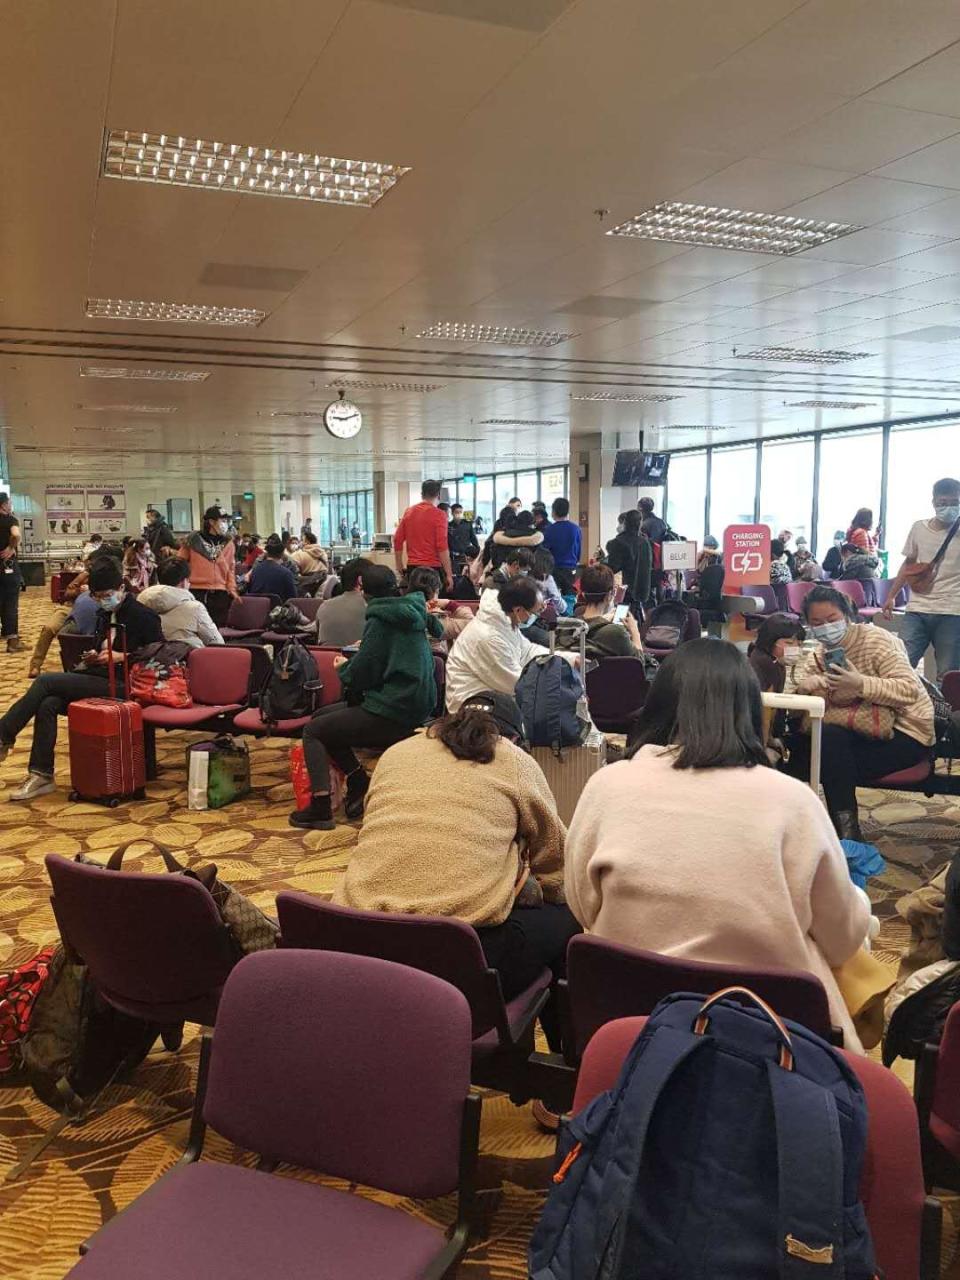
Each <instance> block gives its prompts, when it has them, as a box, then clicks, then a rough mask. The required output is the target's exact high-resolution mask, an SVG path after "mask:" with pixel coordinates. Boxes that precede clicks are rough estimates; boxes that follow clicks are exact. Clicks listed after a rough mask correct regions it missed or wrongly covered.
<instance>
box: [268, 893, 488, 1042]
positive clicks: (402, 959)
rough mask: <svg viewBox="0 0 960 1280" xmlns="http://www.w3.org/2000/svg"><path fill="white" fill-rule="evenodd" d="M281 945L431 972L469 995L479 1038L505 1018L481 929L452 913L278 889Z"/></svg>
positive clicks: (476, 1035)
mask: <svg viewBox="0 0 960 1280" xmlns="http://www.w3.org/2000/svg"><path fill="white" fill-rule="evenodd" d="M277 914H278V916H279V919H280V945H281V947H302V948H309V949H313V950H321V951H343V952H346V953H347V954H348V955H354V956H374V957H376V958H378V959H380V960H392V961H393V962H394V963H395V964H405V965H409V966H410V967H411V968H412V969H421V970H422V971H423V972H424V973H432V974H434V975H435V976H436V977H438V978H442V979H443V981H444V982H449V983H450V985H451V986H453V987H456V988H457V990H458V991H461V992H462V993H463V995H464V996H465V997H466V999H467V1002H468V1004H469V1005H470V1010H471V1013H472V1016H473V1032H472V1034H473V1037H474V1039H477V1038H479V1037H480V1036H482V1035H485V1034H486V1033H487V1032H488V1031H490V1030H491V1029H492V1028H494V1027H499V1025H500V1024H501V1022H502V1020H503V1019H504V1016H505V1015H504V1006H503V998H502V996H501V995H500V979H499V977H498V976H497V974H496V973H495V972H494V971H493V970H492V969H489V968H488V967H487V960H486V956H484V954H483V949H482V947H481V946H480V939H479V938H478V937H477V934H476V931H475V930H474V929H473V928H471V926H470V925H468V924H466V923H464V921H463V920H455V919H454V918H453V917H451V916H414V915H405V914H402V913H400V912H397V913H395V914H394V913H391V914H389V915H387V914H386V913H384V912H378V911H354V910H353V909H352V908H351V907H339V906H334V904H333V903H332V902H325V901H323V899H321V898H317V897H314V895H313V894H309V893H292V892H289V891H286V890H285V891H284V892H282V893H278V894H277Z"/></svg>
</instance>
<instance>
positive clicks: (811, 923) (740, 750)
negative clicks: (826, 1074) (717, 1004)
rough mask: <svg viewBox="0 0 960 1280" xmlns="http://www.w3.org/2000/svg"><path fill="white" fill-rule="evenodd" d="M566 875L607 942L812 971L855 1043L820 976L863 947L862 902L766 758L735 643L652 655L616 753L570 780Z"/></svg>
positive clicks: (756, 691) (808, 801)
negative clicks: (573, 793) (621, 752)
mask: <svg viewBox="0 0 960 1280" xmlns="http://www.w3.org/2000/svg"><path fill="white" fill-rule="evenodd" d="M564 883H565V887H566V894H567V902H568V903H569V904H570V909H571V910H572V911H573V914H574V915H575V916H576V917H577V919H578V920H579V921H580V923H581V924H582V925H583V926H584V928H585V929H589V930H590V931H591V932H592V933H595V934H597V935H598V936H599V937H602V938H609V939H610V940H611V941H612V942H620V943H624V944H626V945H627V946H631V947H642V948H644V949H645V950H648V951H656V952H659V953H660V954H662V955H668V956H679V957H684V958H686V959H690V960H703V961H708V962H710V963H713V964H730V965H749V966H751V967H755V968H758V969H766V968H781V969H795V970H806V971H807V972H810V973H813V974H815V975H816V976H817V977H818V978H819V979H820V981H821V982H822V983H823V985H824V987H825V988H826V991H827V995H828V997H829V1001H830V1010H831V1014H832V1017H833V1021H834V1024H835V1025H837V1026H840V1027H842V1028H843V1031H844V1043H845V1046H846V1047H847V1048H852V1049H858V1048H859V1040H858V1038H857V1035H856V1032H855V1031H854V1027H853V1022H852V1020H851V1018H850V1015H849V1014H848V1012H847V1009H846V1007H845V1005H844V1003H843V999H842V997H841V995H840V991H839V988H838V986H837V983H836V981H835V979H834V977H833V974H832V973H831V970H832V969H835V968H838V967H839V966H840V965H842V964H843V963H844V962H845V961H846V960H848V959H849V958H850V957H851V956H852V955H853V954H854V952H855V951H856V950H857V948H858V947H859V946H860V945H861V943H862V942H863V940H864V938H865V936H866V934H867V929H868V926H869V921H870V908H869V904H868V902H867V899H866V897H865V896H864V895H862V894H861V893H860V891H859V890H858V889H856V888H855V887H854V885H853V883H852V881H851V879H850V875H849V873H848V871H847V863H846V859H845V858H844V855H843V850H842V849H841V847H840V842H839V840H838V839H837V836H836V833H835V832H834V830H833V828H832V826H831V825H830V820H829V818H828V816H827V813H826V810H825V809H824V807H823V805H822V804H821V803H820V801H819V800H818V799H817V797H816V796H815V795H814V793H813V792H812V791H811V790H810V788H809V787H807V786H804V785H803V784H802V783H801V782H798V781H797V780H796V779H794V778H788V777H786V776H785V775H784V774H782V773H778V772H777V771H776V770H774V769H771V768H768V767H767V757H766V754H765V752H764V748H763V740H762V728H761V704H760V688H759V685H758V684H757V681H756V679H755V677H754V676H753V673H752V672H751V671H750V667H749V664H748V663H747V660H746V658H745V657H744V656H743V655H742V654H741V653H739V652H738V650H737V649H736V647H735V646H734V645H732V644H729V643H727V642H726V641H721V640H691V641H689V642H688V643H687V644H684V645H682V646H681V647H680V648H679V649H677V650H676V651H675V652H674V653H672V654H670V656H669V657H668V658H666V659H665V660H664V662H663V663H662V665H661V667H660V670H659V672H658V673H657V678H656V680H654V682H653V684H652V686H651V689H650V694H649V696H648V698H647V701H646V704H645V706H644V708H643V711H642V712H641V714H640V716H639V718H638V721H637V728H636V730H635V732H634V734H633V735H632V736H631V739H630V742H629V745H628V747H627V759H625V760H623V761H621V762H620V763H618V764H612V765H608V766H607V767H606V768H605V769H601V770H599V771H598V772H597V773H595V774H594V775H593V777H592V778H591V779H590V781H589V782H588V783H587V785H586V787H585V788H584V791H583V795H582V796H581V798H580V803H579V804H578V805H577V809H576V812H575V814H574V816H573V822H572V823H571V824H570V831H569V833H568V836H567V848H566V871H565V877H564Z"/></svg>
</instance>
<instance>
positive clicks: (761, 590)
mask: <svg viewBox="0 0 960 1280" xmlns="http://www.w3.org/2000/svg"><path fill="white" fill-rule="evenodd" d="M740 594H741V595H744V596H756V597H757V599H758V600H762V601H763V608H762V609H761V610H760V612H761V613H763V614H770V613H783V612H784V611H783V610H782V609H781V607H780V603H779V601H778V600H777V593H776V591H775V590H774V589H773V587H769V586H757V587H754V586H750V587H741V588H740Z"/></svg>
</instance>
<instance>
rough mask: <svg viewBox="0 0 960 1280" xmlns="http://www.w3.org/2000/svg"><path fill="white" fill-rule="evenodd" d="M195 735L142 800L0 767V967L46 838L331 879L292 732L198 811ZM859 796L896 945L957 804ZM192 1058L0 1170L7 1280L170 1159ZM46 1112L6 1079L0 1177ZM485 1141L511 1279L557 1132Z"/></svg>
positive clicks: (37, 621) (7, 673) (133, 1191)
mask: <svg viewBox="0 0 960 1280" xmlns="http://www.w3.org/2000/svg"><path fill="white" fill-rule="evenodd" d="M48 609H49V604H48V602H47V598H46V593H45V591H41V590H40V589H39V588H36V589H32V590H30V591H28V592H27V593H26V595H25V596H24V597H23V609H22V615H21V629H22V634H23V637H24V640H25V641H26V642H27V643H28V644H30V645H31V646H32V644H33V640H34V638H35V636H36V634H37V632H38V629H39V627H40V626H41V625H42V622H43V620H44V618H45V616H46V613H47V611H48ZM57 654H58V650H57V646H56V645H54V649H53V650H52V654H51V659H50V661H49V662H48V664H47V669H48V670H58V669H59V659H58V656H57ZM26 670H27V655H26V654H21V655H17V656H7V655H6V654H0V710H2V709H3V708H5V707H6V706H7V705H9V703H10V702H11V701H12V700H13V699H14V698H15V697H17V696H18V695H19V694H20V693H21V692H22V691H23V690H24V688H25V687H26V683H27V681H26ZM198 736H203V735H194V737H198ZM65 737H66V734H65V732H64V734H63V738H64V739H65ZM188 740H191V739H188V738H187V736H186V735H183V734H169V735H161V737H160V740H159V745H158V750H159V759H160V765H161V773H160V778H159V780H158V781H157V782H154V783H150V784H149V785H148V788H147V790H148V797H147V799H146V800H145V801H143V802H140V803H135V804H130V805H125V806H122V807H121V808H119V809H117V810H115V811H112V812H111V811H109V810H107V809H103V808H101V807H99V806H95V805H85V804H71V803H70V802H69V801H68V800H67V791H68V781H69V779H68V772H69V771H68V769H67V767H66V751H65V750H61V752H60V753H59V767H58V771H57V781H58V783H59V784H60V788H59V789H58V791H57V792H56V793H54V794H52V795H48V796H43V797H41V798H40V799H38V800H36V801H34V802H33V803H32V804H30V805H29V806H24V805H17V804H11V803H8V802H6V799H5V793H8V792H9V791H10V790H11V789H12V788H13V787H14V786H15V785H16V784H17V782H19V780H20V779H21V778H22V776H23V774H24V772H25V768H26V759H27V753H28V747H29V733H27V734H25V735H24V737H23V739H22V740H21V742H20V743H18V746H17V749H16V751H15V752H14V753H13V754H12V755H11V757H10V758H9V759H8V760H7V761H6V762H5V763H4V764H3V765H2V766H0V965H2V966H9V965H13V964H17V963H19V962H20V961H21V960H25V959H27V958H29V957H30V956H31V955H33V954H34V952H36V951H37V950H38V949H39V947H40V946H41V945H43V944H44V943H46V942H48V941H50V940H51V939H53V938H55V936H56V928H55V926H54V922H53V917H52V913H51V910H50V906H49V902H48V882H47V879H46V875H45V872H44V869H43V857H44V855H45V854H46V853H49V852H57V853H62V854H65V855H72V854H74V853H78V852H80V851H84V852H88V853H90V854H91V855H92V856H95V857H98V858H103V859H106V857H108V856H109V854H110V853H111V852H112V851H113V850H114V849H115V848H117V846H118V845H120V844H121V843H123V842H125V841H128V840H136V839H142V838H143V837H148V836H155V837H156V838H157V839H159V840H162V841H163V842H164V843H166V844H168V845H170V846H171V847H172V848H173V849H174V850H176V851H179V852H180V853H182V854H185V855H186V856H187V858H188V859H192V860H196V861H202V862H209V861H215V862H216V863H217V865H218V866H219V868H220V874H221V877H222V878H223V879H224V880H226V881H227V882H229V883H232V884H235V885H236V886H237V887H238V888H240V889H241V890H242V891H243V892H244V893H247V894H248V895H250V896H251V897H252V898H253V899H254V901H255V902H257V903H258V905H260V906H261V907H263V908H264V909H265V910H269V911H272V909H273V901H274V897H275V894H276V892H277V890H278V889H282V888H293V889H301V890H306V891H308V892H313V893H327V892H329V891H330V889H331V887H332V885H333V883H334V880H335V878H336V876H337V874H338V872H340V871H341V870H342V868H343V867H344V866H345V864H346V861H347V858H348V857H349V853H350V849H351V847H352V845H353V843H354V838H355V837H354V831H353V829H352V828H351V827H349V826H341V827H339V828H338V829H337V830H336V831H333V832H308V833H303V834H300V833H296V832H294V831H293V830H292V829H291V828H290V827H289V826H288V825H287V814H288V812H289V810H290V808H291V807H292V804H291V789H290V786H289V783H288V781H287V756H288V751H289V742H287V741H284V740H280V739H273V740H271V739H268V740H262V741H259V742H251V747H252V763H253V792H252V794H251V796H250V797H249V798H248V799H247V800H246V801H244V802H243V803H239V804H235V805H232V806H230V807H229V808H227V809H224V810H219V811H217V812H207V813H191V812H189V811H188V810H187V807H186V777H185V771H184V756H183V752H184V746H185V744H186V742H187V741H188ZM862 802H863V805H864V818H865V823H864V826H865V832H866V835H867V838H868V839H870V838H875V839H876V841H877V843H878V844H879V845H880V848H881V850H882V852H883V854H884V856H885V857H886V858H887V871H886V872H885V874H884V875H883V876H882V877H880V878H879V879H878V880H877V881H875V882H874V884H873V885H872V886H871V889H872V893H873V896H874V898H875V899H876V901H877V907H876V910H877V911H878V914H880V915H881V917H882V918H883V920H884V926H883V932H882V935H881V945H882V948H883V950H882V951H881V954H884V956H885V958H890V959H892V958H894V953H895V952H896V950H897V949H898V948H899V947H900V946H902V945H903V943H904V941H905V930H904V929H903V927H902V926H900V925H899V924H898V923H897V922H896V920H895V919H891V916H892V913H893V904H894V903H895V901H896V899H897V898H898V897H900V896H901V895H902V894H903V893H904V892H906V891H907V890H909V889H911V888H914V887H916V886H917V885H919V884H920V883H922V882H923V880H925V879H926V878H927V877H928V875H929V874H931V872H932V871H933V870H935V869H936V868H937V867H938V866H939V865H940V864H942V862H943V861H944V860H945V859H946V857H948V856H949V855H950V854H951V853H952V852H953V848H954V844H955V840H956V833H957V831H958V830H960V828H958V825H957V823H958V820H960V806H958V805H956V803H955V802H954V801H952V800H941V801H926V800H924V799H923V798H922V797H920V798H916V799H915V798H914V797H907V798H904V797H902V796H895V795H892V794H889V793H886V794H885V793H880V792H865V793H863V796H862ZM141 852H142V853H143V854H144V855H145V856H144V858H143V861H142V862H141V861H139V860H138V859H136V858H135V859H134V860H133V861H132V862H130V864H129V865H131V866H132V867H141V868H142V869H154V868H155V867H156V866H157V862H156V860H155V859H153V858H151V856H150V852H149V849H148V847H147V846H143V847H142V850H138V849H134V850H132V851H131V855H136V854H139V853H141ZM131 855H128V857H130V856H131ZM195 1068H196V1041H195V1039H194V1040H193V1041H192V1042H188V1043H186V1044H185V1045H184V1047H183V1049H181V1051H180V1052H179V1053H177V1054H168V1053H165V1052H163V1051H158V1050H155V1051H154V1052H153V1053H152V1054H151V1055H150V1057H149V1058H148V1059H147V1060H146V1062H145V1063H144V1064H143V1065H142V1066H141V1067H140V1068H139V1069H138V1071H137V1072H136V1074H135V1076H134V1078H133V1079H132V1081H131V1082H130V1083H129V1084H125V1085H122V1086H117V1087H116V1088H115V1089H113V1090H112V1091H111V1095H112V1096H111V1097H110V1098H109V1099H108V1101H109V1103H110V1105H109V1106H106V1105H105V1106H102V1107H100V1108H99V1109H98V1110H97V1112H96V1113H95V1115H94V1116H93V1117H92V1118H91V1119H90V1120H88V1121H87V1122H86V1123H85V1124H83V1125H82V1126H80V1127H77V1128H69V1129H67V1130H66V1131H65V1132H64V1133H63V1134H61V1135H60V1137H59V1138H58V1139H57V1140H56V1141H55V1142H54V1144H53V1145H52V1146H51V1147H49V1148H48V1149H47V1151H46V1152H45V1153H44V1155H43V1156H42V1157H41V1158H40V1159H39V1160H38V1161H37V1162H36V1163H35V1164H34V1165H33V1167H32V1168H31V1169H30V1170H28V1171H27V1172H26V1173H25V1174H23V1176H21V1177H20V1178H19V1179H18V1180H17V1181H16V1182H13V1183H4V1182H0V1274H2V1275H3V1277H4V1278H5V1280H60V1277H61V1276H63V1275H64V1274H65V1272H66V1271H67V1270H68V1269H69V1268H70V1266H71V1265H72V1264H73V1263H74V1261H75V1260H76V1256H77V1255H76V1248H77V1245H78V1243H79V1242H80V1241H81V1240H83V1239H85V1238H86V1237H87V1236H89V1235H90V1234H91V1233H92V1232H93V1231H95V1230H96V1228H97V1227H98V1226H99V1225H100V1223H101V1222H102V1221H105V1220H106V1219H107V1218H109V1217H110V1216H111V1215H112V1214H114V1213H115V1212H117V1211H118V1210H120V1209H122V1208H123V1207H124V1206H125V1205H127V1204H129V1203H130V1202H131V1201H132V1200H133V1199H134V1198H135V1197H136V1196H137V1195H138V1194H139V1193H140V1192H141V1191H142V1190H143V1189H144V1188H145V1187H147V1186H148V1185H149V1184H150V1183H151V1182H153V1181H154V1179H155V1178H156V1177H157V1176H158V1175H159V1174H160V1173H161V1172H162V1171H163V1170H165V1169H167V1168H169V1167H170V1166H171V1165H172V1164H174V1163H175V1161H176V1160H177V1158H178V1155H179V1153H180V1152H181V1151H182V1149H183V1145H184V1141H185V1137H186V1130H187V1123H188V1115H189V1109H190V1104H191V1099H192V1081H193V1075H194V1071H195ZM51 1118H52V1113H51V1112H50V1111H49V1110H48V1109H47V1108H45V1107H44V1106H43V1105H42V1104H41V1103H39V1102H37V1101H36V1099H35V1098H34V1097H33V1095H32V1093H31V1092H30V1091H29V1090H27V1089H15V1088H0V1178H2V1177H3V1176H4V1175H5V1173H6V1171H7V1170H8V1169H9V1168H10V1167H11V1166H12V1165H14V1164H15V1163H16V1162H17V1161H18V1160H19V1159H20V1158H21V1157H22V1156H23V1154H24V1151H25V1150H26V1149H27V1148H28V1147H29V1146H30V1145H31V1143H32V1142H34V1141H35V1140H36V1138H37V1137H38V1136H39V1135H40V1134H42V1132H43V1131H44V1130H45V1128H46V1127H47V1126H48V1125H49V1123H50V1120H51ZM481 1142H482V1147H481V1150H482V1171H481V1178H482V1184H483V1185H484V1186H494V1185H497V1184H502V1186H503V1194H502V1196H501V1197H500V1198H499V1200H498V1202H497V1203H496V1205H495V1207H494V1208H493V1209H492V1212H491V1214H490V1216H489V1218H488V1221H487V1223H486V1230H485V1234H484V1237H483V1238H482V1239H480V1240H478V1241H477V1242H476V1243H474V1244H473V1245H472V1246H471V1248H470V1251H469V1253H468V1255H467V1258H466V1260H465V1262H464V1263H463V1265H462V1267H461V1271H460V1274H461V1275H462V1276H464V1278H465V1280H466V1278H467V1277H470V1278H474V1277H475V1278H476V1280H513V1278H515V1277H516V1278H519V1277H523V1276H525V1275H526V1266H525V1249H526V1241H527V1238H528V1236H529V1232H530V1229H531V1226H532V1223H533V1222H534V1221H535V1218H536V1216H537V1213H538V1209H539V1206H540V1204H541V1203H542V1198H543V1189H544V1187H545V1185H546V1183H547V1180H548V1177H549V1169H550V1154H551V1147H552V1142H551V1140H550V1139H549V1138H547V1137H546V1136H544V1135H543V1134H542V1133H541V1132H540V1131H539V1129H538V1128H537V1126H536V1125H535V1123H534V1121H533V1119H532V1117H531V1114H530V1109H529V1107H524V1108H516V1107H513V1106H512V1105H511V1104H510V1102H509V1101H508V1100H507V1099H506V1098H504V1097H501V1096H496V1095H489V1096H488V1097H487V1098H486V1099H485V1101H484V1113H483V1128H482V1139H481ZM207 1150H208V1154H209V1157H210V1158H213V1159H221V1160H241V1159H244V1158H245V1157H244V1155H243V1154H242V1153H239V1152H237V1151H235V1150H234V1149H233V1148H232V1147H231V1146H230V1144H228V1143H226V1142H224V1141H222V1140H218V1139H217V1138H216V1136H215V1135H210V1137H209V1139H208V1144H207ZM380 1198H384V1199H386V1197H380ZM407 1207H408V1208H409V1209H410V1211H411V1212H415V1213H417V1214H420V1215H423V1216H425V1217H427V1218H430V1219H432V1220H434V1221H440V1222H446V1221H449V1220H450V1216H451V1214H452V1207H453V1206H452V1202H449V1201H440V1202H430V1203H426V1204H423V1203H418V1204H415V1205H414V1204H411V1205H408V1206H407ZM948 1236H949V1243H948V1245H947V1246H946V1248H945V1254H946V1257H945V1261H947V1260H948V1259H949V1261H950V1263H951V1265H950V1269H949V1271H948V1272H945V1275H949V1276H954V1277H958V1278H960V1259H958V1258H957V1257H955V1256H954V1241H955V1239H956V1234H955V1232H954V1231H953V1230H952V1229H951V1230H950V1231H949V1232H948ZM131 1280H134V1278H133V1277H131Z"/></svg>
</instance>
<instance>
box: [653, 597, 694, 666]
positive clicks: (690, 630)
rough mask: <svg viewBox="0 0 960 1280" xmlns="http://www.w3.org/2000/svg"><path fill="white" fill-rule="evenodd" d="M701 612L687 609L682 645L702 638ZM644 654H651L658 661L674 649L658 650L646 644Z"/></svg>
mask: <svg viewBox="0 0 960 1280" xmlns="http://www.w3.org/2000/svg"><path fill="white" fill-rule="evenodd" d="M700 631H701V625H700V610H699V609H694V608H692V607H688V608H687V624H686V626H685V627H684V629H683V635H682V636H681V637H680V643H681V644H685V643H686V642H687V641H688V640H697V639H699V637H700ZM643 648H644V652H645V653H649V654H650V655H651V656H652V657H654V658H657V659H662V658H665V657H666V656H667V655H668V654H669V653H672V652H673V650H672V649H657V648H655V647H654V646H652V645H648V644H644V646H643Z"/></svg>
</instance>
